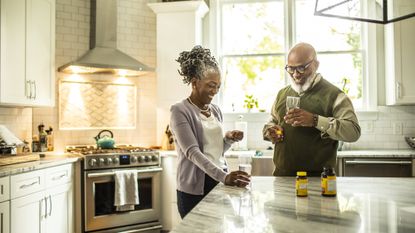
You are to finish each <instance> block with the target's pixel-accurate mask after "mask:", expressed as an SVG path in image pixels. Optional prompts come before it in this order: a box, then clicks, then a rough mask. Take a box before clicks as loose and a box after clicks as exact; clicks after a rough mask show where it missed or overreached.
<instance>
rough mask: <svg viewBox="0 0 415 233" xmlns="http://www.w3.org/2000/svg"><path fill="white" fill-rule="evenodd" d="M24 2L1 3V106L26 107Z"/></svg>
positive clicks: (14, 0)
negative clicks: (15, 105) (17, 105)
mask: <svg viewBox="0 0 415 233" xmlns="http://www.w3.org/2000/svg"><path fill="white" fill-rule="evenodd" d="M25 6H26V4H25V0H1V7H0V8H1V20H0V21H1V33H0V35H1V38H0V40H1V47H0V48H1V49H0V51H1V59H0V61H1V63H0V75H1V76H0V102H1V103H2V104H25V103H26V101H27V98H26V90H25V89H26V88H25V87H26V79H25V70H26V69H25V51H26V45H25V41H26V31H25V28H26V22H25V18H26V15H25V14H26V13H25Z"/></svg>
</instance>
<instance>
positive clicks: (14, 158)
mask: <svg viewBox="0 0 415 233" xmlns="http://www.w3.org/2000/svg"><path fill="white" fill-rule="evenodd" d="M39 159H40V157H39V154H19V155H0V166H4V165H10V164H15V163H25V162H30V161H36V160H39Z"/></svg>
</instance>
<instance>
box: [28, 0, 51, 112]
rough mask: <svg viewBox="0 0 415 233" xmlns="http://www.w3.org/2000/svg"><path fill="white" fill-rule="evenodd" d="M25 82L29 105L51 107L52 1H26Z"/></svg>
mask: <svg viewBox="0 0 415 233" xmlns="http://www.w3.org/2000/svg"><path fill="white" fill-rule="evenodd" d="M26 14H27V17H26V38H27V39H26V80H27V81H28V82H29V84H30V91H31V93H32V98H31V104H32V105H36V106H53V105H54V103H55V102H54V94H55V91H54V88H55V78H54V77H55V68H54V67H55V1H54V0H27V7H26Z"/></svg>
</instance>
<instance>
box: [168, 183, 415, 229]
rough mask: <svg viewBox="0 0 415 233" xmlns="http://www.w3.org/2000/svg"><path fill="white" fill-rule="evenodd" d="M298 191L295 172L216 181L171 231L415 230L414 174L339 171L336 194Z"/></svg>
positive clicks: (317, 185) (313, 186)
mask: <svg viewBox="0 0 415 233" xmlns="http://www.w3.org/2000/svg"><path fill="white" fill-rule="evenodd" d="M320 192H321V188H320V179H319V178H318V177H313V178H309V186H308V197H296V195H295V177H252V183H251V187H249V188H247V189H246V188H237V187H230V186H225V185H223V184H219V185H217V186H216V187H215V188H214V189H213V190H212V191H211V192H210V193H209V194H208V195H207V196H206V197H205V198H204V199H203V200H202V201H201V202H200V203H199V204H198V205H197V206H196V207H195V208H194V209H193V210H192V211H191V212H190V213H189V214H188V215H187V216H186V217H185V218H184V219H183V221H182V222H181V223H180V224H179V225H178V226H177V227H175V228H174V229H173V231H171V232H180V233H186V232H189V233H193V232H229V233H237V232H244V233H245V232H249V233H251V232H302V233H304V232H307V233H309V232H342V233H343V232H415V222H414V219H415V199H414V193H415V178H366V177H365V178H363V177H338V178H337V196H336V197H323V196H321V194H320Z"/></svg>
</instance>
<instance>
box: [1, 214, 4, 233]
mask: <svg viewBox="0 0 415 233" xmlns="http://www.w3.org/2000/svg"><path fill="white" fill-rule="evenodd" d="M0 224H1V233H3V225H4V224H3V213H1V223H0Z"/></svg>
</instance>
